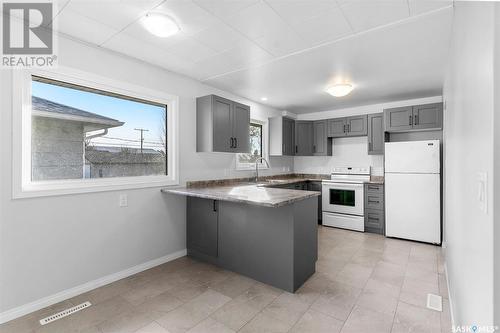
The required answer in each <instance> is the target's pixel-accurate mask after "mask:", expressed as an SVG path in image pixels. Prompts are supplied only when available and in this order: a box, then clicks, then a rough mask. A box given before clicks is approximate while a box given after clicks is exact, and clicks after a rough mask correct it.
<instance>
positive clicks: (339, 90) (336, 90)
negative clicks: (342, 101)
mask: <svg viewBox="0 0 500 333" xmlns="http://www.w3.org/2000/svg"><path fill="white" fill-rule="evenodd" d="M353 89H354V87H353V86H352V84H349V83H337V84H332V85H331V86H328V88H326V92H327V93H329V94H330V95H332V96H335V97H342V96H346V95H349V93H350V92H351V91H352V90H353Z"/></svg>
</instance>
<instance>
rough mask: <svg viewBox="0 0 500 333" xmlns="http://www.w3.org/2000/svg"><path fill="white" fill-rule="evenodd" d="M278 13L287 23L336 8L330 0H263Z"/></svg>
mask: <svg viewBox="0 0 500 333" xmlns="http://www.w3.org/2000/svg"><path fill="white" fill-rule="evenodd" d="M265 1H266V2H267V3H268V4H269V5H270V6H271V7H272V8H273V9H274V10H275V11H276V13H278V15H279V16H280V17H281V18H283V19H284V20H285V21H287V22H288V23H290V24H292V25H294V24H297V22H301V21H304V20H308V19H311V18H313V17H317V16H319V15H321V14H322V13H324V12H325V11H329V10H332V9H333V8H337V7H338V5H337V3H336V2H335V1H332V0H265Z"/></svg>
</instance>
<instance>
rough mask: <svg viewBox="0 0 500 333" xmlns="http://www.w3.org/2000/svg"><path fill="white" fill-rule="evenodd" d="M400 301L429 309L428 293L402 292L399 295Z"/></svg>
mask: <svg viewBox="0 0 500 333" xmlns="http://www.w3.org/2000/svg"><path fill="white" fill-rule="evenodd" d="M399 300H400V301H401V302H404V303H406V304H411V305H415V306H418V307H421V308H426V307H427V293H422V292H411V291H406V290H405V291H401V294H400V295H399Z"/></svg>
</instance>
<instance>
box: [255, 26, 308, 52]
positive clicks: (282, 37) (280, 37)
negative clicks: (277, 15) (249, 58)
mask: <svg viewBox="0 0 500 333" xmlns="http://www.w3.org/2000/svg"><path fill="white" fill-rule="evenodd" d="M254 41H255V43H256V44H257V45H259V46H260V47H262V48H263V49H264V50H266V51H267V52H269V53H271V54H272V55H274V56H283V55H285V54H289V53H292V52H296V51H299V50H302V49H304V48H308V47H309V45H308V43H306V42H305V41H304V40H303V39H302V38H301V37H300V36H299V35H298V34H297V33H296V32H295V31H294V30H292V29H290V28H282V29H279V30H275V31H272V32H270V33H268V34H266V35H264V36H262V37H260V38H257V39H255V40H254Z"/></svg>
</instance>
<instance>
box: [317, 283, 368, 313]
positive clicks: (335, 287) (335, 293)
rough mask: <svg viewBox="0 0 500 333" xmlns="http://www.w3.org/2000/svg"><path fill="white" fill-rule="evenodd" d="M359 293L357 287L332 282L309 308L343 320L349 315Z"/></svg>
mask: <svg viewBox="0 0 500 333" xmlns="http://www.w3.org/2000/svg"><path fill="white" fill-rule="evenodd" d="M360 293H361V289H359V288H355V287H353V286H350V285H348V284H343V283H339V282H332V283H331V284H330V285H329V286H328V288H327V289H326V290H325V292H323V293H322V294H321V295H320V297H319V298H318V299H317V300H316V301H315V302H314V303H313V304H312V306H311V309H312V310H314V311H319V312H321V313H323V314H326V315H329V316H332V317H334V318H337V319H339V320H342V321H344V320H346V319H347V317H348V316H349V313H350V312H351V310H352V308H353V307H354V304H355V303H356V300H357V298H358V296H359V294H360Z"/></svg>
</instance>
